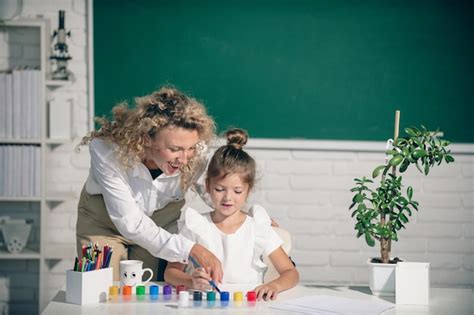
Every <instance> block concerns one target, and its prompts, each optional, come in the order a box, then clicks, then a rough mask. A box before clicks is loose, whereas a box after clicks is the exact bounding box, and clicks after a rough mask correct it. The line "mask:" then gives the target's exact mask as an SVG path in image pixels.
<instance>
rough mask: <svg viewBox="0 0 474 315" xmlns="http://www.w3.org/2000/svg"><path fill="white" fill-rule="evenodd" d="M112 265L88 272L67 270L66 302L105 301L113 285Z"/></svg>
mask: <svg viewBox="0 0 474 315" xmlns="http://www.w3.org/2000/svg"><path fill="white" fill-rule="evenodd" d="M113 282H114V281H113V272H112V267H110V268H104V269H97V270H93V271H87V272H79V271H74V270H68V271H67V272H66V302H68V303H73V304H80V305H84V304H93V303H100V302H105V301H106V300H107V295H108V293H109V287H110V286H112V285H113Z"/></svg>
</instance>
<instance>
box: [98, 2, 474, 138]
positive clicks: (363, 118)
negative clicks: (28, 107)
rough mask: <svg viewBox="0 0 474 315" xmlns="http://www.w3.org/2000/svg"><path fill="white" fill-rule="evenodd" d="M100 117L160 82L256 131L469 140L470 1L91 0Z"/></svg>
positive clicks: (224, 123) (472, 97) (224, 120)
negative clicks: (402, 130)
mask: <svg viewBox="0 0 474 315" xmlns="http://www.w3.org/2000/svg"><path fill="white" fill-rule="evenodd" d="M93 3H94V7H93V14H94V21H93V23H94V82H95V87H94V89H95V114H96V115H98V116H102V115H108V114H110V109H111V108H112V107H113V105H114V104H115V103H117V102H119V101H123V100H128V101H129V102H130V103H133V98H134V97H135V96H140V95H145V94H148V93H150V92H151V91H153V90H155V89H157V88H159V87H160V86H161V85H163V84H166V83H168V84H172V85H174V86H176V87H178V88H179V89H181V90H183V91H185V92H186V93H189V94H191V95H193V96H194V97H196V98H198V99H200V100H202V101H203V102H204V103H205V104H206V106H207V108H208V109H209V112H210V114H211V115H212V116H213V117H214V118H215V119H216V121H217V124H218V127H219V129H220V130H224V129H226V128H227V127H229V126H239V127H242V128H246V129H247V130H248V131H249V133H250V136H251V137H258V138H303V139H349V140H384V139H387V138H389V137H391V136H392V134H393V120H394V111H395V110H396V109H400V110H401V126H402V127H404V126H409V125H420V124H424V125H426V126H427V127H429V128H433V129H434V128H437V127H441V129H442V130H443V131H444V133H445V136H446V138H448V139H450V140H452V141H455V142H468V143H471V142H474V131H473V130H474V129H473V128H472V127H471V126H472V121H473V118H474V110H473V107H474V58H473V56H474V43H473V41H474V36H473V30H474V18H473V16H474V5H473V1H451V0H445V1H440V0H429V1H413V0H406V1H384V0H378V1H374V0H372V1H369V0H367V1H363V0H360V1H332V0H326V1H317V0H307V1H302V0H274V1H262V0H254V1H251V0H240V1H222V0H220V1H209V0H201V1H177V0H170V1H151V0H150V1H144V0H142V1H139V0H137V1H125V0H120V1H119V0H114V1H112V0H100V1H99V0H98V1H94V2H93Z"/></svg>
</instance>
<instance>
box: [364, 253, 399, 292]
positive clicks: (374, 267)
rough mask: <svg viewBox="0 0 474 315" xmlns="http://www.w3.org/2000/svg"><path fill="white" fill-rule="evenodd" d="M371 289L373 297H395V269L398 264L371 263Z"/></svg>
mask: <svg viewBox="0 0 474 315" xmlns="http://www.w3.org/2000/svg"><path fill="white" fill-rule="evenodd" d="M367 263H368V264H369V287H370V291H372V294H373V295H379V296H395V268H396V267H397V264H380V263H372V262H370V259H369V261H368V262H367Z"/></svg>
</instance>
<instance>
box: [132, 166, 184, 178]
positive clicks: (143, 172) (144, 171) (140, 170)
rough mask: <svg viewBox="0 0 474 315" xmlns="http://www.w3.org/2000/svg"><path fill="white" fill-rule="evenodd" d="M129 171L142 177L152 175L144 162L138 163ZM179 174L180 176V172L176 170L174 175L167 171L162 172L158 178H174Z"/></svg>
mask: <svg viewBox="0 0 474 315" xmlns="http://www.w3.org/2000/svg"><path fill="white" fill-rule="evenodd" d="M128 173H129V175H130V176H133V177H142V178H148V175H150V171H149V170H148V168H147V167H146V166H145V165H144V164H143V163H138V164H137V165H135V166H134V167H132V168H131V169H130V170H129V171H128ZM178 176H180V173H179V172H176V173H174V174H173V175H166V174H165V173H161V174H160V176H158V177H157V178H173V177H178Z"/></svg>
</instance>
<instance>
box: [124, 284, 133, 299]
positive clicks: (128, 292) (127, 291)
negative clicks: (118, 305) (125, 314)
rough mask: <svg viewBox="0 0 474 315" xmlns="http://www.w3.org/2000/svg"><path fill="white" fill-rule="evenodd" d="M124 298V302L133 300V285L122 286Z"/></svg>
mask: <svg viewBox="0 0 474 315" xmlns="http://www.w3.org/2000/svg"><path fill="white" fill-rule="evenodd" d="M122 300H123V301H124V302H130V301H131V300H132V287H131V286H128V285H126V286H124V287H122Z"/></svg>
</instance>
